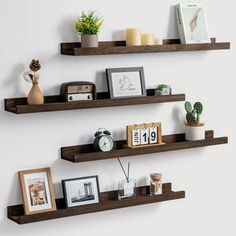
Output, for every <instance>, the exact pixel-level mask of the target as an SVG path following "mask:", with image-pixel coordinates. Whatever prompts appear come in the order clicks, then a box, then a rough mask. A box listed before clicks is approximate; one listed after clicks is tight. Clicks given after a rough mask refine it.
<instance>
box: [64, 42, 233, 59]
mask: <svg viewBox="0 0 236 236" xmlns="http://www.w3.org/2000/svg"><path fill="white" fill-rule="evenodd" d="M222 49H230V43H229V42H220V43H218V42H216V39H215V38H212V39H211V43H204V44H186V45H185V44H180V40H179V39H167V40H164V43H163V45H154V46H134V47H127V46H126V43H125V41H105V42H100V43H99V47H98V48H81V44H80V43H62V44H61V54H62V55H69V56H91V55H109V54H133V53H160V52H184V51H206V50H222Z"/></svg>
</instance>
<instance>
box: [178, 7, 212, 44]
mask: <svg viewBox="0 0 236 236" xmlns="http://www.w3.org/2000/svg"><path fill="white" fill-rule="evenodd" d="M176 17H177V24H178V28H179V34H180V40H181V43H182V44H195V43H211V39H210V36H209V30H208V24H207V18H206V12H205V7H204V6H203V5H200V4H182V3H181V4H178V5H176Z"/></svg>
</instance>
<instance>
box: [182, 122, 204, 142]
mask: <svg viewBox="0 0 236 236" xmlns="http://www.w3.org/2000/svg"><path fill="white" fill-rule="evenodd" d="M185 139H186V140H188V141H194V140H201V139H205V126H204V125H201V126H189V125H185Z"/></svg>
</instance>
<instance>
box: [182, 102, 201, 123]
mask: <svg viewBox="0 0 236 236" xmlns="http://www.w3.org/2000/svg"><path fill="white" fill-rule="evenodd" d="M185 110H186V112H187V114H186V120H187V123H188V125H190V126H198V125H199V124H200V115H201V114H202V111H203V105H202V103H200V102H196V103H195V104H194V106H193V108H192V104H191V103H190V102H185Z"/></svg>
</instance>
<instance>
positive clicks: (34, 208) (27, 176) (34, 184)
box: [18, 168, 56, 215]
mask: <svg viewBox="0 0 236 236" xmlns="http://www.w3.org/2000/svg"><path fill="white" fill-rule="evenodd" d="M18 174H19V178H20V184H21V190H22V198H23V205H24V212H25V215H32V214H37V213H45V212H49V211H55V210H56V201H55V194H54V190H53V185H52V179H51V172H50V168H43V169H34V170H24V171H19V172H18Z"/></svg>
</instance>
